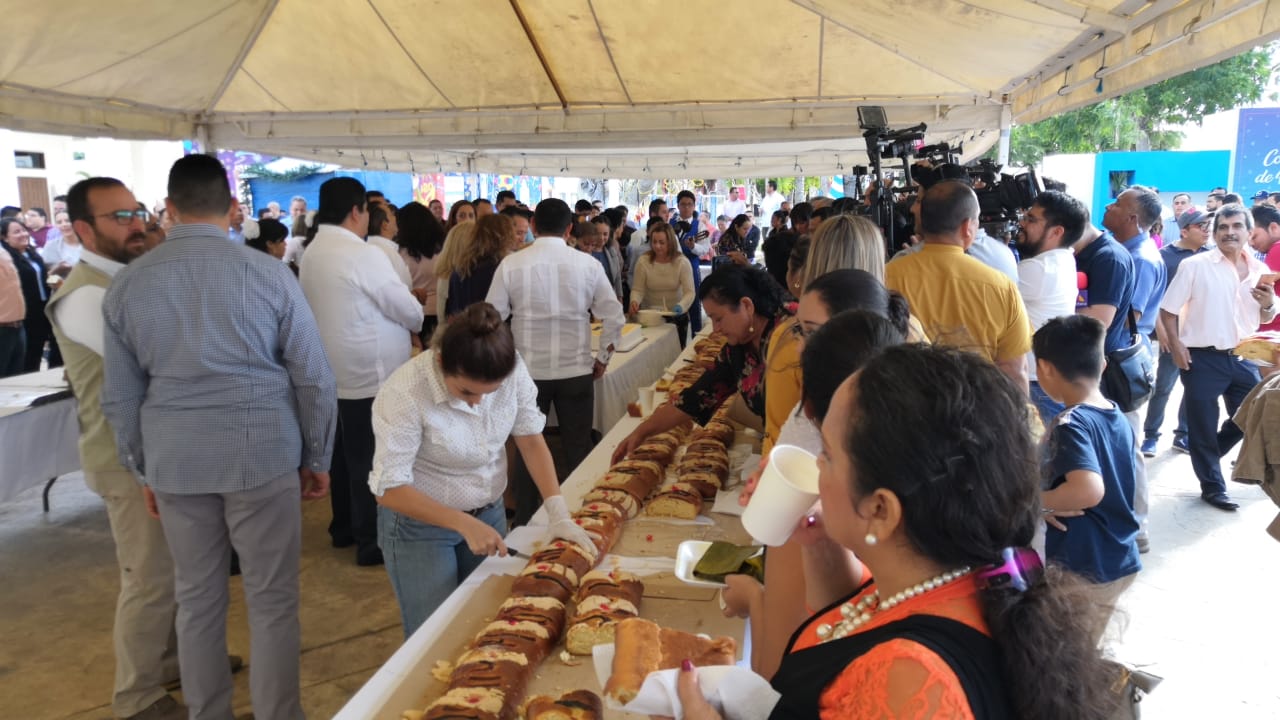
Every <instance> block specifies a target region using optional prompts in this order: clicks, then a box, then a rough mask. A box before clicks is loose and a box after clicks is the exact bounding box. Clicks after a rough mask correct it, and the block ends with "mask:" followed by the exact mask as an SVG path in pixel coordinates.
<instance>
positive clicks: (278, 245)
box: [244, 218, 289, 260]
mask: <svg viewBox="0 0 1280 720" xmlns="http://www.w3.org/2000/svg"><path fill="white" fill-rule="evenodd" d="M288 238H289V228H287V227H285V226H284V223H282V222H280V221H279V220H273V219H271V218H263V219H261V220H259V221H258V234H257V235H255V236H254V237H249V235H248V234H246V235H245V238H244V244H245V245H248V246H249V247H251V248H253V249H254V250H258V251H260V252H264V253H266V254H268V255H270V256H271V257H273V258H275V259H277V260H284V251H285V249H286V248H285V241H286V240H287V239H288Z"/></svg>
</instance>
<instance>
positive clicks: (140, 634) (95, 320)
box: [45, 177, 186, 718]
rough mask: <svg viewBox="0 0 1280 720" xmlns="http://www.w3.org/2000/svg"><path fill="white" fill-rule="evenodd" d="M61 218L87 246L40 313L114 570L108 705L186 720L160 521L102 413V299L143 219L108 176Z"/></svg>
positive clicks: (93, 182) (76, 193)
mask: <svg viewBox="0 0 1280 720" xmlns="http://www.w3.org/2000/svg"><path fill="white" fill-rule="evenodd" d="M67 213H68V215H69V216H70V218H71V223H72V227H74V228H75V231H76V235H77V236H78V237H79V238H80V241H81V242H82V243H83V244H84V250H83V252H82V253H81V255H80V262H78V263H77V264H76V266H75V267H74V268H72V270H71V273H70V274H69V275H68V276H67V279H66V280H65V281H64V282H63V283H62V286H61V287H60V288H58V291H57V292H55V293H54V294H53V297H52V298H50V300H49V304H48V305H47V306H46V307H45V313H47V314H48V316H49V322H50V323H52V325H53V332H54V335H55V336H57V338H58V345H59V347H61V348H62V356H63V359H64V360H65V361H66V369H67V377H68V379H69V380H70V381H71V387H72V389H73V390H74V392H75V395H76V399H77V407H76V412H77V414H78V415H79V420H80V443H79V446H80V466H81V468H83V469H84V479H85V484H86V485H88V486H89V488H90V489H91V490H93V491H94V492H96V493H97V494H98V495H99V496H101V497H102V499H103V502H105V503H106V506H107V518H108V520H109V521H110V523H111V536H112V538H113V539H114V540H115V544H116V560H117V562H118V563H119V566H120V594H119V596H118V597H117V599H116V620H115V631H114V637H115V654H116V679H115V690H114V694H113V698H112V702H111V709H112V711H113V712H114V714H115V715H116V716H118V717H122V718H133V717H140V718H165V717H173V718H178V717H186V708H185V707H184V706H182V705H180V704H179V703H178V702H177V701H176V700H175V699H174V698H173V697H172V696H170V695H169V694H168V692H167V691H166V690H165V683H166V682H168V681H172V680H174V679H176V678H177V676H178V655H177V645H176V643H175V642H174V637H173V619H174V613H175V611H176V605H175V602H174V597H173V561H172V560H171V559H170V557H169V545H168V543H166V542H165V539H164V532H163V530H161V527H160V523H159V522H156V521H155V520H153V519H152V518H151V517H149V516H148V515H147V507H146V503H145V502H144V500H143V496H142V492H141V490H140V489H139V488H138V481H137V479H136V478H134V476H133V474H132V473H130V472H129V471H128V470H126V469H124V467H123V466H121V465H120V461H119V458H118V457H117V455H116V444H115V438H114V436H113V435H112V434H111V428H110V427H109V426H108V425H107V421H106V418H105V417H104V416H103V414H102V406H101V404H100V402H99V397H100V395H101V392H102V383H103V361H102V354H103V344H102V333H103V327H102V299H103V296H104V295H105V294H106V291H107V287H108V286H109V285H110V284H111V279H112V278H113V277H114V276H115V274H116V273H117V272H118V271H119V270H120V269H121V268H123V267H124V266H125V265H127V264H129V262H130V261H132V260H133V259H135V258H137V257H138V256H140V255H142V254H143V253H144V252H145V251H146V235H145V226H146V221H147V218H148V215H149V213H148V212H147V211H146V210H140V209H139V208H138V201H137V200H136V199H134V197H133V193H131V192H129V189H128V188H126V187H125V186H124V184H123V183H121V182H120V181H119V180H116V179H115V178H106V177H94V178H89V179H87V180H81V181H80V182H78V183H76V184H75V185H74V186H72V188H71V190H70V192H69V193H68V194H67Z"/></svg>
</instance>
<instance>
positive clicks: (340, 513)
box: [329, 421, 355, 547]
mask: <svg viewBox="0 0 1280 720" xmlns="http://www.w3.org/2000/svg"><path fill="white" fill-rule="evenodd" d="M343 452H344V448H343V447H342V422H341V421H339V422H338V424H337V427H335V428H334V431H333V461H332V462H331V463H330V464H329V509H330V510H332V511H333V517H332V519H330V520H329V537H330V539H332V540H333V546H334V547H347V546H348V545H351V544H352V543H354V542H355V538H353V537H351V484H350V481H349V480H348V479H347V458H346V456H345V455H344V454H343Z"/></svg>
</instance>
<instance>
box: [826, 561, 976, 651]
mask: <svg viewBox="0 0 1280 720" xmlns="http://www.w3.org/2000/svg"><path fill="white" fill-rule="evenodd" d="M969 572H970V568H969V567H968V566H965V567H962V568H960V569H958V570H949V571H947V572H944V573H942V574H941V575H938V576H936V577H933V578H930V579H928V580H925V581H924V582H922V583H916V584H915V585H912V586H911V587H909V588H907V589H905V590H901V591H899V592H897V593H894V594H893V595H892V596H890V597H889V599H888V600H885V601H883V602H881V600H880V591H879V590H875V591H873V592H872V593H871V594H870V595H867V596H866V597H864V598H862V599H861V600H859V601H858V602H857V603H856V604H855V603H853V602H847V603H845V604H843V605H841V606H840V616H841V617H842V618H844V619H843V620H841V621H840V622H838V623H836V624H835V625H834V626H833V625H830V624H828V623H823V624H821V625H819V626H818V638H819V641H820V642H827V641H828V640H838V639H840V638H843V637H846V636H848V635H850V634H852V633H853V632H854V631H855V630H857V629H858V628H860V627H862V626H863V625H865V624H867V622H869V621H870V620H871V618H872V617H873V616H874V615H875V614H876V613H878V612H884V611H886V610H891V609H893V608H894V607H895V606H897V605H900V604H902V603H903V602H905V601H906V600H909V599H911V598H914V597H917V596H920V595H923V594H925V593H927V592H929V591H930V590H936V589H938V588H940V587H942V586H943V585H946V584H947V583H949V582H952V581H953V580H958V579H960V578H962V577H964V576H965V575H968V574H969Z"/></svg>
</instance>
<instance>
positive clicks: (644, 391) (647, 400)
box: [640, 385, 654, 415]
mask: <svg viewBox="0 0 1280 720" xmlns="http://www.w3.org/2000/svg"><path fill="white" fill-rule="evenodd" d="M653 394H654V389H653V386H652V385H650V386H649V387H642V388H640V412H642V413H644V414H645V415H649V414H652V413H653V402H654V399H653Z"/></svg>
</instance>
